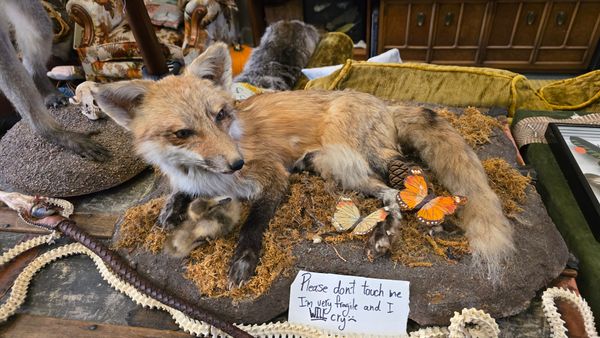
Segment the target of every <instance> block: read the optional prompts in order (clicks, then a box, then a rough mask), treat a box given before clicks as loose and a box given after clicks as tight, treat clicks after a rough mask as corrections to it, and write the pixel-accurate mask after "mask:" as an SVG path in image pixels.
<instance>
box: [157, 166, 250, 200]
mask: <svg viewBox="0 0 600 338" xmlns="http://www.w3.org/2000/svg"><path fill="white" fill-rule="evenodd" d="M166 174H167V176H168V177H169V179H170V181H171V186H172V187H173V188H175V189H176V190H178V191H182V192H186V193H188V194H190V195H194V196H207V197H213V196H231V197H235V198H239V199H252V198H254V197H255V196H257V195H258V194H260V190H261V189H260V186H259V185H258V184H257V183H256V182H254V181H251V180H247V179H244V178H242V177H241V176H240V174H239V173H235V174H217V173H211V172H207V171H204V170H194V169H192V170H190V171H189V172H188V174H187V175H186V174H184V173H183V172H181V171H180V170H177V169H174V168H170V170H166Z"/></svg>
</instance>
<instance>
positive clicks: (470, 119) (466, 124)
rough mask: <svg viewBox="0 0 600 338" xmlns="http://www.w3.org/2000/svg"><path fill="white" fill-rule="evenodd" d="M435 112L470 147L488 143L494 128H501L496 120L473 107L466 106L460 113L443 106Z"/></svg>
mask: <svg viewBox="0 0 600 338" xmlns="http://www.w3.org/2000/svg"><path fill="white" fill-rule="evenodd" d="M437 113H438V114H440V116H442V117H444V118H445V119H447V120H448V121H449V122H450V124H452V126H453V127H454V129H456V130H457V131H458V133H459V134H460V135H461V136H462V137H463V138H464V139H465V141H466V142H467V143H468V144H469V145H470V146H471V147H476V146H481V145H483V144H486V143H489V142H490V136H491V135H492V133H493V131H494V128H501V124H500V122H498V120H496V119H495V118H493V117H490V116H487V115H484V114H482V113H481V112H480V111H479V110H477V109H476V108H473V107H468V108H466V109H465V110H464V113H463V114H461V115H457V114H454V113H452V112H451V111H449V110H448V109H445V108H444V109H440V110H438V111H437Z"/></svg>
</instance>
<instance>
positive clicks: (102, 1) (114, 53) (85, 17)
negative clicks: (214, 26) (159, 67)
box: [67, 0, 206, 82]
mask: <svg viewBox="0 0 600 338" xmlns="http://www.w3.org/2000/svg"><path fill="white" fill-rule="evenodd" d="M152 2H153V4H152V5H153V6H154V5H156V4H155V2H157V1H152ZM187 2H188V1H182V0H179V1H178V2H177V1H176V3H177V4H176V5H168V4H165V6H177V8H180V9H181V13H182V15H181V19H182V21H183V25H179V26H178V29H173V28H169V27H165V26H155V31H156V35H157V38H158V41H159V42H160V44H161V47H163V48H162V50H163V53H164V55H165V57H166V58H167V60H180V61H181V62H183V59H184V51H185V54H188V53H191V54H193V55H197V54H199V53H201V52H202V51H203V50H204V45H205V42H206V39H203V37H205V36H206V34H203V32H204V26H202V25H203V24H201V21H202V18H203V17H204V14H205V13H206V9H205V8H203V7H202V5H197V6H196V7H195V8H194V10H193V15H192V16H190V17H189V18H188V17H186V18H185V20H183V8H184V6H185V4H186V3H187ZM161 6H162V5H161ZM67 11H68V12H69V15H70V16H71V17H72V18H73V20H74V21H75V22H77V24H79V25H80V26H81V27H83V34H82V36H81V39H80V41H75V43H74V46H75V49H76V50H77V54H78V55H79V59H80V61H81V64H82V66H83V69H84V71H85V75H86V79H87V80H90V81H98V82H108V81H115V80H121V79H131V78H140V77H141V74H142V71H141V68H142V65H143V61H142V56H141V53H140V50H139V48H138V47H137V44H136V42H135V39H134V37H133V33H132V32H131V29H130V28H129V25H128V24H127V21H126V20H125V13H124V9H123V1H122V0H70V1H69V2H68V3H67ZM173 25H174V24H173V23H172V22H171V23H169V24H167V25H166V26H173ZM191 34H194V36H191ZM191 40H193V43H190V41H191ZM183 46H185V48H184V47H183Z"/></svg>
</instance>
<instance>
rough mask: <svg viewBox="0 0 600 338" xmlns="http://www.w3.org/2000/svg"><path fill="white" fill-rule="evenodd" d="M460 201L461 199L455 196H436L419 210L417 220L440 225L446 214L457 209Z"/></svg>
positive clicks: (426, 223)
mask: <svg viewBox="0 0 600 338" xmlns="http://www.w3.org/2000/svg"><path fill="white" fill-rule="evenodd" d="M458 203H459V200H457V198H456V197H455V196H442V197H436V198H434V199H432V200H431V201H429V202H427V203H426V204H425V205H424V206H423V207H422V208H421V209H420V210H419V211H418V212H417V220H419V222H421V223H422V224H425V225H430V226H433V225H438V224H440V223H442V222H443V221H444V217H446V215H451V214H453V213H454V212H455V211H456V207H457V206H458Z"/></svg>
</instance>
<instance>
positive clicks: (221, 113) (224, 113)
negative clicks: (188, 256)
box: [215, 109, 227, 122]
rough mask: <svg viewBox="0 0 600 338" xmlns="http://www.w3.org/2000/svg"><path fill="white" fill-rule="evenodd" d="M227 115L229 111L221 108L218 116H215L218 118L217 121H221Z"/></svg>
mask: <svg viewBox="0 0 600 338" xmlns="http://www.w3.org/2000/svg"><path fill="white" fill-rule="evenodd" d="M226 117H227V112H226V111H225V110H224V109H221V110H220V111H219V113H218V114H217V116H216V117H215V120H217V122H220V121H223V120H224V119H225V118H226Z"/></svg>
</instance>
